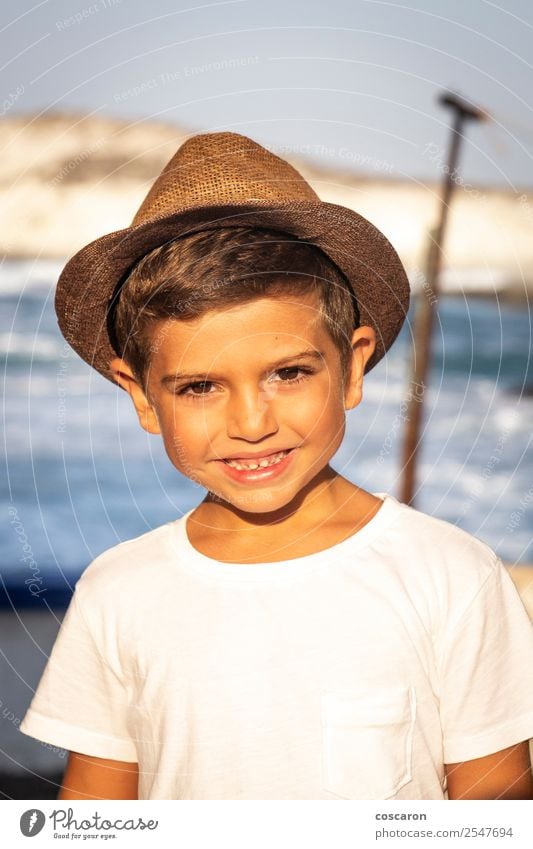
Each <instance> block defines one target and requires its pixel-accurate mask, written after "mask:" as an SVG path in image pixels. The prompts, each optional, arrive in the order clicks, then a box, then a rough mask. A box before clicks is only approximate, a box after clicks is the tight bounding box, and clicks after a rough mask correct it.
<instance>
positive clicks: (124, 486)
mask: <svg viewBox="0 0 533 849" xmlns="http://www.w3.org/2000/svg"><path fill="white" fill-rule="evenodd" d="M60 268H61V264H54V263H45V262H40V263H28V262H18V263H15V262H10V263H4V265H3V266H2V267H1V268H0V305H1V319H0V322H1V323H0V356H1V360H2V367H3V368H2V371H3V382H4V396H5V406H4V428H5V443H4V463H5V474H4V475H3V481H2V493H1V496H2V500H3V504H4V505H5V506H4V516H6V517H7V521H6V522H4V523H3V527H2V530H1V532H0V533H1V536H0V553H1V563H2V574H3V577H4V580H6V581H8V582H9V584H10V587H13V586H14V585H18V586H19V587H20V588H21V596H24V595H26V596H27V595H28V591H27V589H25V587H27V586H28V583H29V581H30V580H32V579H36V580H37V579H38V581H37V583H36V584H34V589H37V588H40V589H42V590H43V592H42V593H41V594H40V595H37V596H36V597H37V598H39V599H44V597H45V592H44V591H45V590H46V589H48V590H51V589H52V588H53V587H54V586H58V585H59V586H60V587H63V588H65V589H66V590H67V591H68V589H69V587H70V586H71V585H72V583H73V582H74V581H75V580H76V578H77V576H78V575H79V574H80V572H81V571H82V570H83V569H84V568H85V566H86V565H87V564H88V563H89V562H90V561H91V560H92V559H93V558H94V557H95V556H96V555H98V554H99V553H100V552H101V551H103V550H105V549H106V548H108V547H109V546H112V545H115V544H116V543H117V542H119V541H122V540H125V539H128V538H131V537H134V536H137V535H138V534H141V533H143V532H145V531H147V530H149V529H150V528H152V527H155V526H157V525H159V524H162V523H163V522H166V521H169V520H171V519H173V518H176V517H177V516H180V515H181V514H182V513H183V512H184V511H185V510H188V509H190V508H191V507H192V506H193V505H194V504H196V503H198V502H199V501H200V500H201V498H202V497H203V496H204V494H205V493H204V490H202V489H201V488H200V487H198V486H197V485H195V484H193V483H191V482H190V481H188V480H187V479H185V478H183V477H182V476H181V475H179V474H178V473H177V472H176V471H175V469H174V468H173V467H172V466H171V465H170V463H169V461H168V460H167V458H166V455H165V453H164V451H163V449H162V447H161V444H160V438H159V437H156V436H149V435H148V434H146V433H145V432H144V431H142V430H141V429H140V428H139V426H138V424H137V420H136V417H135V415H134V411H133V408H132V407H131V403H130V401H129V398H128V397H127V396H126V393H124V392H123V391H122V390H120V389H118V388H115V387H114V386H113V385H112V384H111V383H109V382H108V381H106V380H104V379H103V378H102V377H100V376H99V375H98V374H97V373H96V372H93V371H92V370H91V369H90V368H89V367H88V366H86V365H85V364H84V363H83V362H82V361H81V360H80V359H79V358H78V357H77V356H76V355H75V354H74V353H73V352H72V351H71V349H70V348H69V346H68V345H66V343H65V342H64V341H63V339H62V337H61V335H60V333H59V331H58V329H57V326H56V319H55V313H54V309H53V295H54V285H55V280H56V278H57V274H58V272H59V270H60ZM531 326H532V322H531V314H530V311H529V308H528V306H527V304H523V305H521V306H509V305H502V304H498V302H497V301H496V300H494V299H491V300H488V299H487V300H479V299H475V300H474V299H471V300H465V299H464V298H449V299H442V300H441V303H440V304H439V314H438V322H437V327H436V333H435V358H434V363H433V370H432V374H431V380H430V382H429V388H428V390H427V392H426V395H425V402H426V406H425V415H426V424H425V435H424V443H423V450H422V452H421V463H420V468H419V491H418V496H417V507H419V509H421V510H424V511H425V512H428V513H431V514H434V515H436V516H439V517H441V518H444V519H447V520H449V521H452V522H456V523H457V524H458V525H460V526H461V527H463V528H465V529H466V530H468V531H470V532H471V533H473V534H476V535H477V536H479V537H480V538H481V539H483V540H485V541H486V542H487V543H488V544H489V545H491V546H492V547H493V548H495V549H496V550H497V551H498V553H499V554H500V555H501V556H502V557H503V558H504V559H506V560H508V561H511V562H525V561H528V560H533V549H532V544H531V540H532V536H533V476H532V459H533V457H532V446H531V422H532V421H533V398H532V395H531V392H532V386H533V369H532V364H531V358H530V352H531V348H532V345H531ZM409 331H410V327H408V326H406V327H405V328H404V331H403V332H402V335H401V337H400V339H399V340H398V342H397V343H396V345H395V346H394V348H393V349H392V351H391V352H390V354H389V356H388V357H387V358H386V360H385V361H384V362H382V363H381V364H380V365H379V366H378V367H377V368H376V369H375V370H374V371H373V372H372V373H371V374H370V375H369V376H368V378H367V380H366V384H365V398H364V401H363V404H362V405H361V406H360V407H359V408H358V409H357V410H354V411H352V412H351V413H350V414H349V416H348V424H347V434H346V437H345V441H344V443H343V445H342V447H341V449H340V451H339V452H338V454H337V456H336V458H335V460H334V462H333V465H334V467H335V468H336V469H337V470H338V471H341V472H342V473H343V474H344V475H345V476H346V477H348V478H350V479H351V480H353V481H354V482H356V483H358V484H359V485H361V486H363V487H365V488H366V489H369V490H372V491H374V492H381V491H388V492H391V493H392V494H397V492H398V489H399V475H400V466H399V460H398V457H399V451H400V447H401V428H400V426H399V425H401V412H402V402H403V401H404V399H405V396H406V386H407V363H408V359H409ZM25 546H26V547H25ZM24 556H25V557H26V559H25V560H21V558H22V557H24Z"/></svg>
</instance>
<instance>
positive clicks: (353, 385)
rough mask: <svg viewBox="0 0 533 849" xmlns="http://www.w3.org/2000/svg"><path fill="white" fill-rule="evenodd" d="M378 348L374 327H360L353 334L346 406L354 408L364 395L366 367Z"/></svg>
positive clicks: (345, 397)
mask: <svg viewBox="0 0 533 849" xmlns="http://www.w3.org/2000/svg"><path fill="white" fill-rule="evenodd" d="M375 349H376V331H375V330H374V329H373V328H372V327H366V326H364V327H358V328H357V330H354V332H353V336H352V360H351V368H350V370H349V372H348V376H347V378H346V386H345V391H344V408H345V409H346V410H352V409H353V408H354V407H357V405H358V404H359V403H360V401H361V398H362V397H363V377H364V374H365V367H366V364H367V362H368V361H369V359H370V357H371V356H372V354H373V353H374V351H375Z"/></svg>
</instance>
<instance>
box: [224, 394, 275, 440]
mask: <svg viewBox="0 0 533 849" xmlns="http://www.w3.org/2000/svg"><path fill="white" fill-rule="evenodd" d="M272 399H273V393H270V392H269V391H268V390H265V389H264V388H260V389H257V388H256V387H254V388H251V389H244V390H243V389H241V391H240V392H238V393H236V394H235V395H234V396H233V397H232V398H231V400H230V401H229V403H228V407H227V431H228V436H230V437H234V438H235V437H240V438H241V439H247V440H249V441H254V442H255V441H257V440H258V439H261V438H263V437H265V436H269V435H270V434H272V433H276V432H277V430H278V424H277V421H276V416H275V414H274V405H273V404H272V403H271V401H272Z"/></svg>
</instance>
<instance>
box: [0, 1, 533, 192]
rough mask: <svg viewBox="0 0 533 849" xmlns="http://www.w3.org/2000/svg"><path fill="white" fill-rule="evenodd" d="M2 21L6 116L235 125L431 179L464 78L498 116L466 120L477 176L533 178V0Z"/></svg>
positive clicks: (91, 5)
mask: <svg viewBox="0 0 533 849" xmlns="http://www.w3.org/2000/svg"><path fill="white" fill-rule="evenodd" d="M0 28H1V29H2V30H3V32H2V35H3V41H4V44H5V45H6V47H4V51H3V56H4V59H3V62H2V64H3V65H4V70H3V73H2V79H3V84H2V85H3V95H2V96H3V98H4V100H3V103H4V105H3V107H2V110H1V112H2V114H5V115H16V114H23V115H27V114H29V113H34V112H43V113H45V114H46V113H48V112H49V111H53V110H69V111H76V112H80V111H83V112H93V113H95V114H103V115H111V116H116V117H119V118H123V119H127V120H129V121H145V120H150V119H155V120H163V121H165V122H169V123H177V124H180V125H182V126H185V127H188V128H190V129H192V130H197V131H215V130H219V129H231V130H234V131H237V132H242V133H245V134H247V135H250V136H251V137H252V138H255V139H256V140H258V141H260V142H262V143H263V144H266V145H267V146H268V145H270V146H271V147H272V148H273V149H277V150H283V149H285V150H286V151H287V154H288V153H289V151H291V150H293V151H294V152H295V153H297V152H298V151H300V152H302V153H304V154H307V155H309V156H311V158H313V159H315V160H316V161H317V162H320V163H322V164H324V165H326V166H329V165H337V166H342V167H344V168H347V169H350V170H357V171H362V172H364V173H366V174H369V175H376V174H382V173H384V174H386V175H387V176H397V177H400V178H407V179H409V180H417V179H422V180H430V179H432V178H438V177H439V170H438V169H439V166H438V162H439V160H441V159H443V157H444V155H445V154H444V150H445V147H446V144H447V138H448V123H449V117H450V116H449V113H448V112H447V111H446V110H445V109H443V108H442V107H440V106H438V104H437V95H438V93H439V92H440V91H441V90H442V89H443V88H448V87H451V88H454V89H456V90H458V91H459V92H460V93H461V94H462V95H463V96H464V97H466V98H468V99H469V100H471V101H472V102H474V103H477V104H479V105H481V106H483V107H484V108H486V109H487V110H488V111H489V112H491V113H492V114H493V115H494V118H495V120H494V121H491V122H488V123H486V124H483V125H477V124H476V125H474V124H471V125H469V126H468V128H467V134H466V141H465V143H464V145H463V156H462V161H461V171H462V173H463V176H464V179H465V181H468V182H471V183H478V184H484V185H490V184H496V185H500V186H506V187H508V188H509V189H511V190H516V191H518V190H520V189H521V188H525V187H531V186H533V66H532V64H531V62H532V61H533V58H532V55H531V44H532V43H533V3H531V2H530V0H507V2H505V3H496V2H488V0H461V2H459V0H446V2H444V0H411V2H406V3H400V2H395V0H392V1H391V0H329V2H326V0H321V1H320V2H318V0H297V2H291V0H228V2H213V3H201V2H198V0H177V2H175V0H174V2H171V0H154V2H151V3H146V2H140V0H93V1H92V2H90V1H89V2H88V0H69V2H67V0H44V2H38V3H35V4H31V3H29V2H26V0H24V2H20V0H3V3H2V8H1V11H0ZM430 145H432V147H431V148H430V147H429V146H430ZM429 150H430V151H432V153H433V155H432V156H430V155H429V154H428V151H429ZM435 150H439V151H440V150H442V155H435Z"/></svg>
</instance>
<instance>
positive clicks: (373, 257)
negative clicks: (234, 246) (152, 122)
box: [55, 133, 409, 382]
mask: <svg viewBox="0 0 533 849" xmlns="http://www.w3.org/2000/svg"><path fill="white" fill-rule="evenodd" d="M231 226H234V227H243V226H248V227H264V228H269V229H273V230H280V231H281V232H282V233H288V234H291V235H293V236H296V237H297V238H299V239H300V240H303V241H306V242H311V243H312V244H314V245H316V246H317V247H319V248H320V249H321V250H322V251H323V252H324V253H325V254H327V256H328V257H329V258H330V259H331V260H332V261H333V262H334V263H335V264H336V265H337V266H338V267H339V268H340V270H341V271H342V272H343V273H344V275H345V276H346V277H347V278H348V280H349V282H350V284H351V286H352V287H353V291H354V293H355V297H356V299H357V302H358V306H359V312H360V323H361V325H364V324H367V325H370V326H371V327H373V328H374V329H375V330H376V333H377V348H376V351H375V353H374V355H373V356H372V358H371V360H370V361H369V363H368V365H367V371H369V369H371V368H372V367H373V366H374V365H375V364H376V363H377V362H378V361H379V360H380V359H381V358H382V357H383V355H384V353H385V351H387V350H388V348H389V347H390V346H391V345H392V343H393V342H394V340H395V338H396V336H397V335H398V333H399V330H400V328H401V326H402V323H403V321H404V319H405V316H406V314H407V309H408V306H409V283H408V280H407V276H406V274H405V270H404V268H403V266H402V263H401V261H400V259H399V257H398V255H397V253H396V251H395V250H394V248H393V247H392V245H391V244H390V242H389V241H388V240H387V239H386V238H385V236H384V235H383V234H382V233H381V232H380V231H379V230H378V229H377V228H376V227H374V225H373V224H371V223H370V222H369V221H367V220H366V219H365V218H363V217H362V216H361V215H358V214H357V213H356V212H353V211H352V210H350V209H347V208H345V207H343V206H338V205H337V204H332V203H325V202H323V201H321V200H320V198H319V197H318V195H316V194H315V192H314V191H313V190H312V188H311V187H310V186H309V184H308V183H306V181H305V180H304V179H303V177H302V176H301V174H299V173H298V171H296V170H295V169H294V168H293V167H292V166H291V165H289V164H288V163H287V162H285V161H284V160H283V159H280V158H279V157H278V156H275V155H274V154H272V153H270V152H269V151H267V150H265V148H263V147H261V145H259V144H257V143H256V142H254V141H252V140H251V139H249V138H247V137H246V136H241V135H238V134H237V133H208V134H204V135H197V136H193V137H192V138H190V139H189V140H188V141H186V142H185V143H184V144H183V145H182V146H181V147H180V148H179V150H178V151H177V152H176V153H175V154H174V156H173V157H172V159H171V160H170V162H169V163H168V165H166V167H165V168H164V169H163V171H162V172H161V174H160V175H159V177H158V178H157V180H156V181H155V183H154V184H153V186H152V188H151V189H150V191H149V192H148V194H147V196H146V198H145V199H144V201H143V203H142V205H141V207H140V209H139V210H138V212H137V214H136V216H135V218H134V219H133V222H132V224H131V226H130V227H127V228H126V229H124V230H119V231H117V232H115V233H109V234H108V235H106V236H102V237H101V238H99V239H96V240H95V241H94V242H91V243H90V244H89V245H87V246H86V247H84V248H82V250H81V251H79V252H78V253H77V254H75V255H74V256H73V257H72V259H70V260H69V262H68V263H67V265H66V266H65V268H64V269H63V271H62V273H61V276H60V278H59V281H58V283H57V289H56V298H55V307H56V312H57V315H58V321H59V326H60V328H61V331H62V333H63V335H64V336H65V339H66V340H67V341H68V342H69V343H70V345H72V347H73V348H74V350H75V351H77V353H78V354H79V355H80V357H82V358H83V359H84V360H85V361H86V362H88V363H89V365H91V366H93V368H95V369H97V370H98V371H99V372H100V373H101V374H103V375H104V377H106V378H107V379H108V380H111V381H113V382H114V380H113V377H112V374H111V371H110V369H109V363H110V361H111V360H112V359H113V358H114V357H116V356H117V353H118V352H117V351H116V350H115V349H114V348H113V342H112V339H113V328H112V326H111V318H110V304H111V302H112V300H113V297H114V295H115V294H116V292H117V290H118V288H119V287H120V285H121V283H123V282H124V280H125V279H126V277H127V275H128V273H129V272H130V271H131V269H132V268H133V266H134V265H135V264H136V263H137V262H138V261H139V260H140V259H141V257H143V256H144V255H145V254H147V253H148V252H149V251H151V250H153V249H154V248H156V247H158V246H160V245H162V244H164V243H165V242H168V241H171V240H172V239H175V238H177V237H178V236H184V235H186V234H192V233H195V232H198V231H199V230H208V229H214V228H220V227H231Z"/></svg>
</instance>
